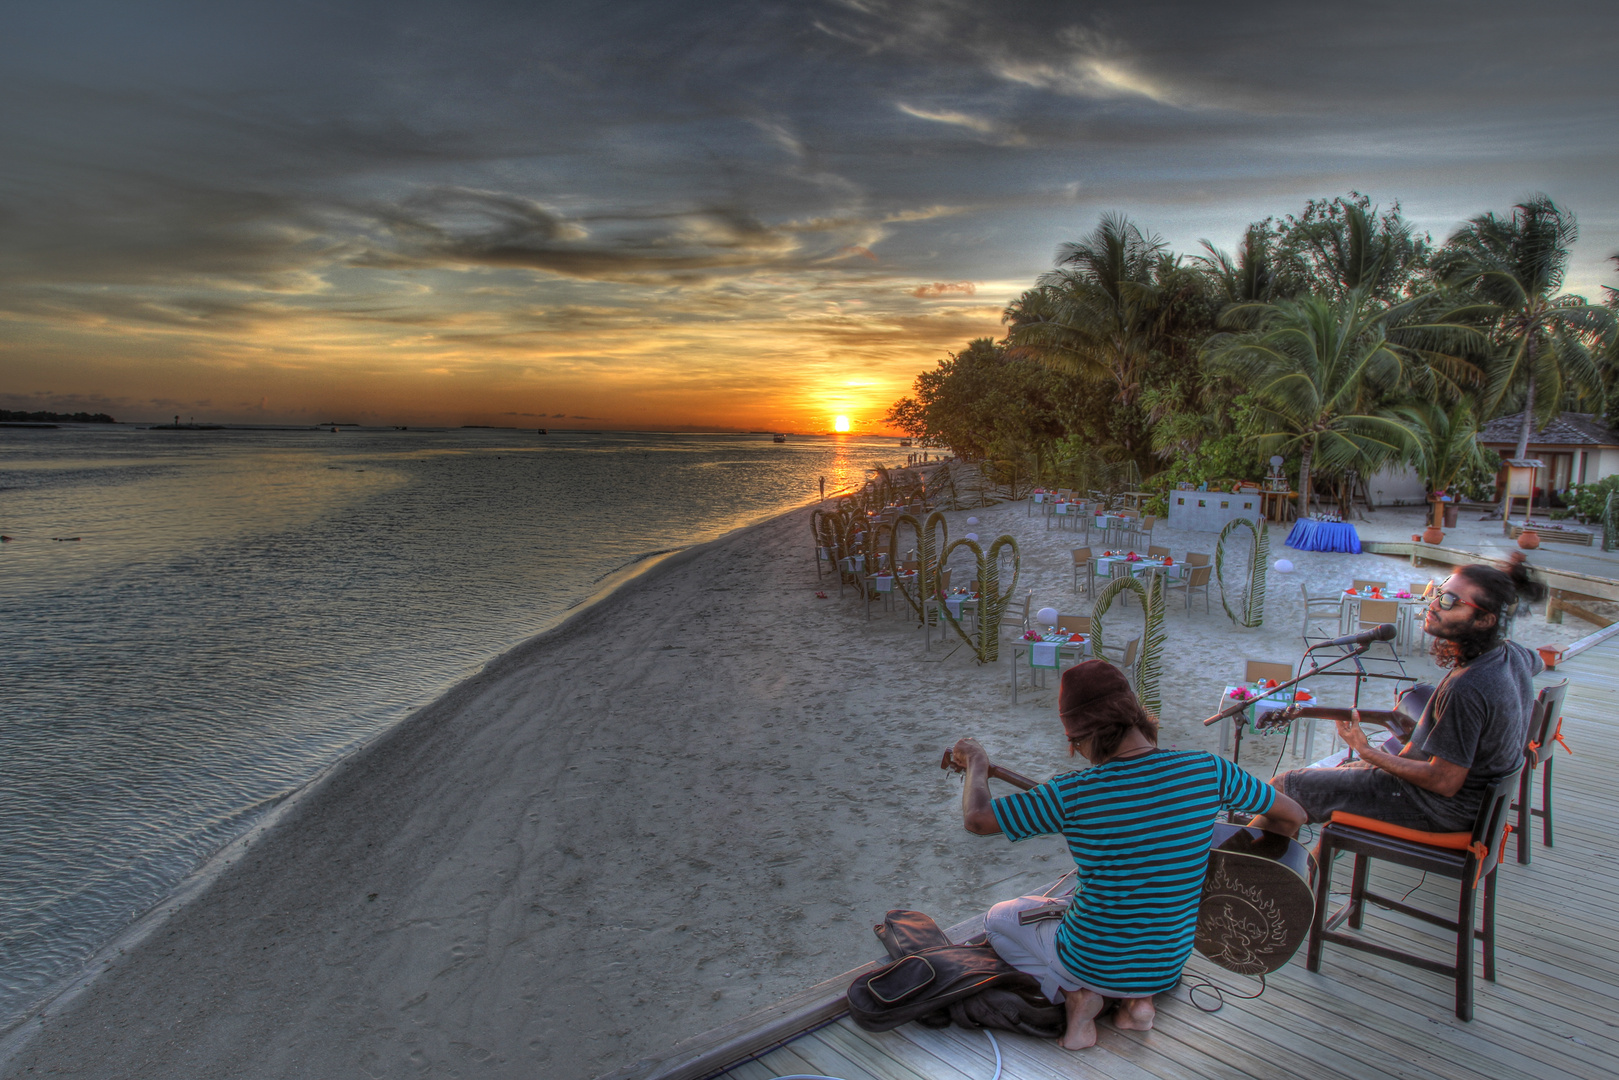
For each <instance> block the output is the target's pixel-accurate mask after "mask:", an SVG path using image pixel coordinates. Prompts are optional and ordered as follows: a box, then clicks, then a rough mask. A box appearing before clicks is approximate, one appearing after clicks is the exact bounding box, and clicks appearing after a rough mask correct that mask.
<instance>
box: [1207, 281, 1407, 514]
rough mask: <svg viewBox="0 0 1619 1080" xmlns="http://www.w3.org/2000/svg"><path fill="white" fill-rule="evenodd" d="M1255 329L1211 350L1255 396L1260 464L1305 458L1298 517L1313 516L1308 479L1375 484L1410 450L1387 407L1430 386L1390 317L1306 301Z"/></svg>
mask: <svg viewBox="0 0 1619 1080" xmlns="http://www.w3.org/2000/svg"><path fill="white" fill-rule="evenodd" d="M1242 314H1244V315H1247V314H1251V315H1252V316H1253V320H1254V322H1255V324H1256V325H1254V328H1253V329H1251V330H1247V331H1244V332H1242V333H1225V334H1218V335H1216V336H1215V337H1213V338H1211V339H1210V340H1209V345H1208V354H1207V355H1208V362H1209V365H1210V367H1212V368H1213V369H1215V370H1217V371H1220V372H1222V373H1224V374H1228V375H1230V376H1232V377H1233V378H1235V379H1238V380H1239V381H1241V382H1242V383H1243V384H1244V385H1246V386H1248V387H1249V388H1250V389H1251V391H1252V393H1253V394H1254V396H1255V398H1256V399H1257V401H1258V406H1257V408H1256V409H1255V411H1254V414H1253V420H1254V421H1255V422H1256V423H1257V424H1258V425H1259V427H1260V430H1259V431H1258V432H1256V433H1255V434H1253V435H1251V436H1250V438H1251V439H1252V441H1253V442H1254V443H1255V444H1256V446H1255V449H1256V450H1257V451H1258V453H1260V454H1277V453H1279V454H1284V455H1285V454H1290V453H1292V452H1293V451H1295V450H1296V451H1298V452H1299V454H1300V464H1299V516H1300V517H1304V516H1307V513H1308V511H1307V505H1308V500H1309V497H1310V470H1311V469H1312V468H1313V467H1317V466H1319V467H1321V468H1323V469H1325V470H1332V471H1338V470H1343V469H1349V468H1353V469H1356V470H1358V471H1360V472H1361V474H1362V475H1368V476H1369V475H1370V474H1371V473H1373V472H1375V471H1376V470H1377V468H1378V467H1379V466H1381V465H1383V464H1384V463H1386V462H1388V461H1389V460H1391V459H1393V458H1395V457H1397V456H1399V455H1401V454H1402V453H1403V452H1405V451H1406V450H1407V449H1408V447H1409V446H1410V442H1411V437H1410V435H1409V434H1408V433H1407V431H1406V429H1405V427H1404V426H1403V425H1402V424H1401V423H1400V421H1399V418H1398V417H1397V416H1396V415H1395V414H1394V412H1393V411H1392V410H1391V409H1389V408H1387V407H1386V406H1384V405H1382V404H1380V403H1379V402H1380V400H1381V399H1383V398H1385V397H1387V396H1389V395H1392V394H1395V393H1398V392H1401V391H1403V390H1406V389H1408V388H1410V387H1412V386H1420V385H1426V384H1427V382H1426V380H1429V379H1430V373H1429V372H1428V370H1427V368H1426V366H1425V365H1424V364H1423V363H1422V362H1421V360H1422V358H1421V356H1420V354H1418V353H1416V352H1414V351H1413V350H1411V349H1409V348H1406V347H1402V346H1398V345H1395V344H1393V343H1391V342H1390V341H1389V340H1388V337H1387V334H1386V331H1385V318H1386V316H1387V309H1385V308H1383V307H1381V306H1379V305H1376V304H1373V303H1371V302H1370V301H1369V300H1368V299H1367V298H1366V295H1365V294H1364V293H1362V292H1360V291H1354V292H1351V293H1350V294H1349V296H1348V297H1346V298H1345V299H1343V300H1341V301H1337V302H1334V301H1333V300H1330V299H1328V298H1327V297H1325V296H1320V295H1314V294H1312V295H1309V296H1304V297H1300V298H1299V299H1297V300H1284V301H1280V302H1277V303H1274V304H1265V305H1262V306H1259V307H1258V308H1257V310H1254V311H1252V312H1251V313H1250V312H1244V313H1242Z"/></svg>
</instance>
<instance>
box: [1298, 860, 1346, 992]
mask: <svg viewBox="0 0 1619 1080" xmlns="http://www.w3.org/2000/svg"><path fill="white" fill-rule="evenodd" d="M1316 850H1317V851H1318V852H1319V855H1317V860H1318V861H1317V864H1316V874H1315V918H1314V919H1312V920H1310V945H1309V949H1308V951H1307V952H1306V953H1305V954H1304V966H1305V968H1306V969H1307V970H1309V971H1320V970H1321V946H1322V945H1323V944H1325V941H1324V940H1323V939H1322V936H1321V935H1322V934H1323V933H1325V932H1326V927H1327V903H1328V902H1329V901H1330V900H1331V898H1332V863H1333V860H1334V859H1335V858H1336V857H1337V855H1338V852H1337V850H1336V849H1335V848H1334V847H1333V846H1332V842H1331V841H1330V840H1325V839H1324V840H1322V841H1321V844H1320V846H1319V847H1318V848H1317V849H1316Z"/></svg>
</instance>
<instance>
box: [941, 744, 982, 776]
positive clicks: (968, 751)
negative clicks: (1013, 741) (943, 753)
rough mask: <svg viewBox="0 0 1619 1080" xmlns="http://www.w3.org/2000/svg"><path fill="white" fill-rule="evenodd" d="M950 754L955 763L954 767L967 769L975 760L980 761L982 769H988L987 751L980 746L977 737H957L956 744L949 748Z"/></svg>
mask: <svg viewBox="0 0 1619 1080" xmlns="http://www.w3.org/2000/svg"><path fill="white" fill-rule="evenodd" d="M950 756H951V758H952V759H953V760H954V761H955V763H956V768H958V769H962V770H968V769H971V768H972V767H973V765H974V764H975V763H977V762H982V763H983V765H984V771H985V772H986V773H987V772H988V771H989V752H988V751H986V750H985V749H984V748H983V746H981V745H980V744H979V742H978V740H977V739H972V738H967V739H959V740H957V742H956V745H955V746H953V747H951V748H950Z"/></svg>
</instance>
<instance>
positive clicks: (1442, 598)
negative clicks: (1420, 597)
mask: <svg viewBox="0 0 1619 1080" xmlns="http://www.w3.org/2000/svg"><path fill="white" fill-rule="evenodd" d="M1434 603H1436V604H1438V605H1439V610H1440V611H1449V610H1450V609H1451V608H1453V607H1455V606H1456V605H1457V604H1466V605H1467V606H1468V607H1470V608H1473V609H1474V610H1476V611H1483V610H1484V609H1483V608H1481V607H1479V606H1478V605H1477V604H1475V603H1473V601H1471V600H1463V599H1462V598H1461V597H1459V596H1457V595H1456V594H1455V593H1453V592H1442V593H1440V594H1439V595H1438V596H1437V597H1435V598H1434Z"/></svg>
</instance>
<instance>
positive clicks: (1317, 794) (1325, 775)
mask: <svg viewBox="0 0 1619 1080" xmlns="http://www.w3.org/2000/svg"><path fill="white" fill-rule="evenodd" d="M1274 783H1275V785H1276V787H1277V789H1278V790H1280V791H1281V792H1282V793H1283V794H1285V795H1287V796H1288V797H1290V798H1291V799H1292V800H1293V801H1294V802H1296V803H1298V804H1299V805H1300V806H1302V807H1304V812H1305V813H1306V814H1308V815H1309V818H1310V821H1311V822H1313V823H1320V822H1323V821H1330V820H1332V812H1333V811H1334V810H1342V811H1344V812H1345V813H1350V814H1359V815H1361V816H1362V817H1370V818H1376V819H1377V820H1379V821H1386V822H1388V823H1389V824H1390V825H1400V826H1403V827H1404V828H1407V829H1421V830H1423V831H1425V832H1456V831H1459V830H1463V829H1471V828H1472V827H1473V815H1472V814H1467V815H1465V817H1462V816H1459V815H1454V814H1452V815H1440V814H1436V813H1435V807H1434V806H1432V805H1431V803H1430V801H1429V799H1425V798H1424V797H1423V795H1424V793H1423V792H1419V791H1413V789H1412V788H1411V785H1409V784H1407V783H1406V782H1405V781H1404V780H1401V779H1399V778H1398V777H1396V776H1391V775H1390V774H1388V773H1386V772H1384V771H1383V770H1382V769H1379V768H1375V767H1373V766H1371V765H1367V764H1365V763H1364V762H1359V761H1357V762H1355V763H1354V764H1352V765H1347V766H1342V767H1340V768H1336V769H1294V770H1292V771H1291V772H1285V773H1282V774H1281V775H1280V776H1278V777H1277V778H1276V780H1275V781H1274ZM1458 809H1460V808H1459V807H1458ZM1447 817H1449V818H1451V819H1453V820H1446V818H1447ZM1458 822H1460V823H1459V824H1458Z"/></svg>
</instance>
